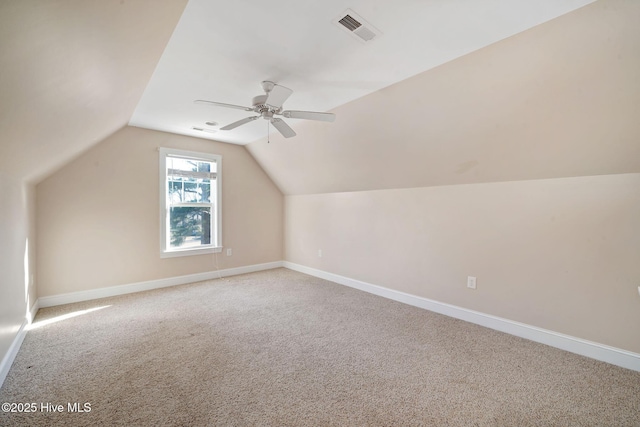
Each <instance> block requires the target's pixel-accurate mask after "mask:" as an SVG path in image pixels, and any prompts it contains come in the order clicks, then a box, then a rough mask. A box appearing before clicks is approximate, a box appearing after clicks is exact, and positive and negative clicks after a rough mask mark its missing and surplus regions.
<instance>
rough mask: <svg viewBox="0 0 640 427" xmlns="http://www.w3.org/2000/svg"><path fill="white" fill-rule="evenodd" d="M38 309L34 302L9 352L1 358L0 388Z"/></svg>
mask: <svg viewBox="0 0 640 427" xmlns="http://www.w3.org/2000/svg"><path fill="white" fill-rule="evenodd" d="M39 308H40V305H39V304H38V301H37V300H36V302H35V304H33V305H32V306H31V308H30V309H29V312H28V313H27V316H26V319H25V320H24V321H23V322H22V325H21V326H20V329H18V333H17V334H16V336H15V338H14V339H13V342H12V343H11V346H9V350H8V351H7V352H6V353H5V355H4V357H3V358H2V362H0V387H2V384H3V383H4V380H5V378H7V375H8V374H9V370H10V369H11V365H13V361H14V360H15V359H16V356H17V355H18V351H19V350H20V347H21V346H22V341H24V338H25V337H26V336H27V329H28V326H29V325H30V324H31V322H33V318H34V317H36V313H37V312H38V309H39Z"/></svg>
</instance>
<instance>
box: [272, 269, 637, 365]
mask: <svg viewBox="0 0 640 427" xmlns="http://www.w3.org/2000/svg"><path fill="white" fill-rule="evenodd" d="M283 266H284V267H285V268H288V269H291V270H295V271H298V272H300V273H305V274H308V275H310V276H315V277H319V278H321V279H325V280H329V281H331V282H335V283H338V284H340V285H345V286H349V287H351V288H355V289H359V290H361V291H365V292H368V293H371V294H374V295H378V296H381V297H385V298H389V299H392V300H394V301H398V302H402V303H405V304H409V305H412V306H415V307H419V308H424V309H426V310H430V311H433V312H436V313H440V314H444V315H446V316H450V317H454V318H456V319H461V320H464V321H466V322H471V323H475V324H478V325H481V326H485V327H487V328H491V329H495V330H497V331H501V332H505V333H508V334H511V335H515V336H518V337H521V338H526V339H528V340H531V341H535V342H539V343H542V344H546V345H550V346H552V347H556V348H559V349H562V350H566V351H569V352H571V353H576V354H579V355H581V356H586V357H590V358H592V359H596V360H600V361H603V362H607V363H611V364H612V365H617V366H621V367H623V368H627V369H632V370H634V371H640V354H637V353H633V352H630V351H627V350H622V349H619V348H615V347H610V346H608V345H604V344H600V343H596V342H592V341H587V340H583V339H581V338H576V337H572V336H570V335H565V334H561V333H558V332H554V331H549V330H547V329H542V328H538V327H536V326H531V325H527V324H525V323H520V322H515V321H513V320H508V319H504V318H501V317H497V316H492V315H490V314H485V313H481V312H479V311H474V310H469V309H466V308H462V307H458V306H455V305H451V304H446V303H443V302H439V301H434V300H431V299H428V298H423V297H418V296H415V295H411V294H407V293H404V292H400V291H395V290H393V289H388V288H384V287H382V286H377V285H372V284H371V283H367V282H362V281H360V280H355V279H350V278H348V277H344V276H340V275H337V274H333V273H329V272H326V271H322V270H317V269H315V268H311V267H306V266H303V265H299V264H295V263H292V262H288V261H285V262H284V263H283Z"/></svg>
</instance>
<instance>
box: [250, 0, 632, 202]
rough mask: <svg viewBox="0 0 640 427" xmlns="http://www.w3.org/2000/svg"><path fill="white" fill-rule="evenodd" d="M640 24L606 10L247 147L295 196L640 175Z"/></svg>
mask: <svg viewBox="0 0 640 427" xmlns="http://www.w3.org/2000/svg"><path fill="white" fill-rule="evenodd" d="M638 22H640V1H629V0H599V1H597V2H595V3H592V4H590V5H588V6H585V7H583V8H581V9H578V10H576V11H574V12H572V13H569V14H567V15H563V16H561V17H559V18H556V19H554V20H552V21H549V22H546V23H544V24H542V25H539V26H537V27H534V28H532V29H530V30H528V31H525V32H523V33H520V34H516V35H514V36H513V37H510V38H508V39H505V40H502V41H500V42H498V43H495V44H492V45H490V46H487V47H486V48H483V49H480V50H478V51H475V52H472V53H470V54H468V55H465V56H463V57H461V58H458V59H456V60H454V61H451V62H448V63H446V64H444V65H442V66H440V67H437V68H434V69H432V70H428V71H426V72H424V73H421V74H418V75H417V76H415V77H412V78H410V79H407V80H405V81H402V82H399V83H397V84H395V85H392V86H389V87H387V88H385V89H382V90H380V91H378V92H374V93H372V94H371V95H367V96H365V97H363V98H360V99H357V100H355V101H353V102H350V103H348V104H345V105H343V106H340V107H338V108H336V109H335V110H334V112H335V113H336V115H337V117H336V121H335V123H322V122H300V123H299V127H296V128H295V129H296V132H297V133H298V136H296V137H295V138H291V139H283V138H281V137H280V136H278V134H277V132H276V133H274V135H272V137H271V143H270V144H265V143H264V142H263V141H259V142H255V143H252V144H249V145H248V146H247V147H248V149H249V151H250V152H251V153H252V154H253V155H254V157H255V158H256V160H257V161H258V162H259V163H260V164H261V165H263V167H264V169H265V170H266V171H267V172H268V173H269V175H270V176H271V177H272V179H273V180H274V182H275V183H276V184H277V185H278V186H279V187H280V189H281V190H282V191H283V193H285V194H287V195H288V194H314V193H333V192H343V191H364V190H380V189H391V188H410V187H430V186H436V185H453V184H470V183H481V182H501V181H521V180H527V179H545V178H562V177H570V176H591V175H607V174H618V173H634V172H640V120H639V119H638V118H639V117H640V85H639V84H638V76H640V25H638ZM291 122H292V123H294V122H293V120H292V121H291ZM295 124H296V125H297V124H298V123H295Z"/></svg>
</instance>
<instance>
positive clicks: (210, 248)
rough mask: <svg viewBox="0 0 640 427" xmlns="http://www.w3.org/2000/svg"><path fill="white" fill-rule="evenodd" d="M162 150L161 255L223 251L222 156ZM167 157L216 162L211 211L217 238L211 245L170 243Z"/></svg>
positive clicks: (160, 149)
mask: <svg viewBox="0 0 640 427" xmlns="http://www.w3.org/2000/svg"><path fill="white" fill-rule="evenodd" d="M158 151H159V152H160V156H159V157H160V171H159V172H160V173H159V176H160V257H161V258H170V257H178V256H188V255H202V254H210V253H214V252H222V208H221V202H222V156H220V155H218V154H210V153H199V152H195V151H185V150H177V149H173V148H159V149H158ZM167 157H182V158H186V159H192V160H204V161H207V162H216V179H215V185H216V197H215V199H214V200H213V202H214V208H213V209H212V212H211V214H212V215H211V217H212V218H211V222H212V224H211V229H212V230H214V229H215V236H212V238H214V239H215V241H214V242H212V243H211V244H210V245H206V246H200V247H197V248H184V249H171V246H170V244H169V236H170V235H171V233H170V231H169V201H168V199H167V192H168V188H167Z"/></svg>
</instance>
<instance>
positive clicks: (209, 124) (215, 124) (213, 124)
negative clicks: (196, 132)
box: [204, 122, 218, 126]
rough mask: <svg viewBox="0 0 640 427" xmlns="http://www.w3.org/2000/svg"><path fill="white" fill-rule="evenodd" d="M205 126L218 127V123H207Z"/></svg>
mask: <svg viewBox="0 0 640 427" xmlns="http://www.w3.org/2000/svg"><path fill="white" fill-rule="evenodd" d="M204 124H205V125H207V126H218V122H205V123H204Z"/></svg>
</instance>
